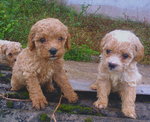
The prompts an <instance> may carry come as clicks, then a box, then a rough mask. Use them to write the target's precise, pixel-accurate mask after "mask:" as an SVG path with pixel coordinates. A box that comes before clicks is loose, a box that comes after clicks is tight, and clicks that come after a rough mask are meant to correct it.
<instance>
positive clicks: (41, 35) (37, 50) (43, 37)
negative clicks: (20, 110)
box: [11, 18, 78, 109]
mask: <svg viewBox="0 0 150 122" xmlns="http://www.w3.org/2000/svg"><path fill="white" fill-rule="evenodd" d="M69 37H70V35H69V33H68V28H67V27H66V26H65V25H64V24H63V23H61V22H60V21H59V20H58V19H54V18H47V19H43V20H40V21H38V22H37V23H35V24H34V25H33V26H32V28H31V31H30V33H29V38H28V46H27V48H25V49H23V51H22V52H21V53H20V54H19V56H18V57H17V61H16V63H15V65H14V67H13V72H12V79H11V86H12V90H19V89H20V88H22V87H24V86H26V87H27V90H28V91H29V96H30V99H31V100H32V104H33V107H35V108H36V109H40V108H44V107H45V105H46V104H47V100H46V98H45V96H44V95H43V92H42V89H41V86H45V89H47V90H48V91H53V89H54V88H53V86H52V85H51V82H52V81H53V80H54V81H55V82H56V83H57V85H58V86H59V87H60V88H61V91H62V92H63V94H64V97H66V98H67V99H68V101H69V102H75V101H77V99H78V97H77V94H76V93H75V92H74V90H73V89H72V87H71V85H70V84H69V82H68V78H67V76H66V73H65V71H64V69H63V64H64V59H63V56H64V53H65V48H66V49H69V48H70V43H69Z"/></svg>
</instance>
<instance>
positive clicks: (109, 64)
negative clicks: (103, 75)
mask: <svg viewBox="0 0 150 122" xmlns="http://www.w3.org/2000/svg"><path fill="white" fill-rule="evenodd" d="M108 67H109V69H110V70H112V69H115V68H116V67H117V64H114V63H108Z"/></svg>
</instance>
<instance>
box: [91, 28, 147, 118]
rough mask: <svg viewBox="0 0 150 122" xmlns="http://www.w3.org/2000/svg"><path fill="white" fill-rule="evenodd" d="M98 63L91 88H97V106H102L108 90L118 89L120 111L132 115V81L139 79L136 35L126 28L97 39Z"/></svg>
mask: <svg viewBox="0 0 150 122" xmlns="http://www.w3.org/2000/svg"><path fill="white" fill-rule="evenodd" d="M101 49H102V50H101V62H100V63H99V67H98V76H97V80H96V82H95V83H94V84H92V85H91V88H92V89H97V97H98V100H97V101H96V102H95V103H94V105H95V107H97V108H100V109H101V108H106V107H107V105H108V96H109V94H110V92H111V90H112V91H113V92H116V91H117V92H119V94H120V96H121V100H122V112H123V113H124V115H125V116H127V117H131V118H136V113H135V99H136V83H137V82H138V81H140V80H141V74H140V73H139V71H138V69H137V66H136V65H137V62H138V61H140V60H141V59H142V58H143V55H144V48H143V45H142V44H141V42H140V40H139V38H138V37H137V36H136V35H134V34H133V33H132V32H130V31H126V30H114V31H112V32H110V33H108V34H106V35H105V37H104V38H103V39H102V41H101Z"/></svg>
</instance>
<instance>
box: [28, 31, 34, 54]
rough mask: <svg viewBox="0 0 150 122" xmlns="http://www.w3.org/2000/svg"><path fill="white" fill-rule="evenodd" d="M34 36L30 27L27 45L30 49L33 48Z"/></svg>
mask: <svg viewBox="0 0 150 122" xmlns="http://www.w3.org/2000/svg"><path fill="white" fill-rule="evenodd" d="M34 37H35V33H34V31H32V29H31V31H30V33H29V36H28V47H29V49H30V50H31V51H32V50H33V49H34V48H35V42H34Z"/></svg>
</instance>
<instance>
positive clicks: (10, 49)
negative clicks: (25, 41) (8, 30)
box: [0, 40, 22, 67]
mask: <svg viewBox="0 0 150 122" xmlns="http://www.w3.org/2000/svg"><path fill="white" fill-rule="evenodd" d="M21 50H22V48H21V44H20V43H19V42H12V41H7V40H0V63H1V64H5V65H8V66H10V67H12V66H13V65H14V63H15V61H16V58H17V56H18V54H19V53H20V52H21Z"/></svg>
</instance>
